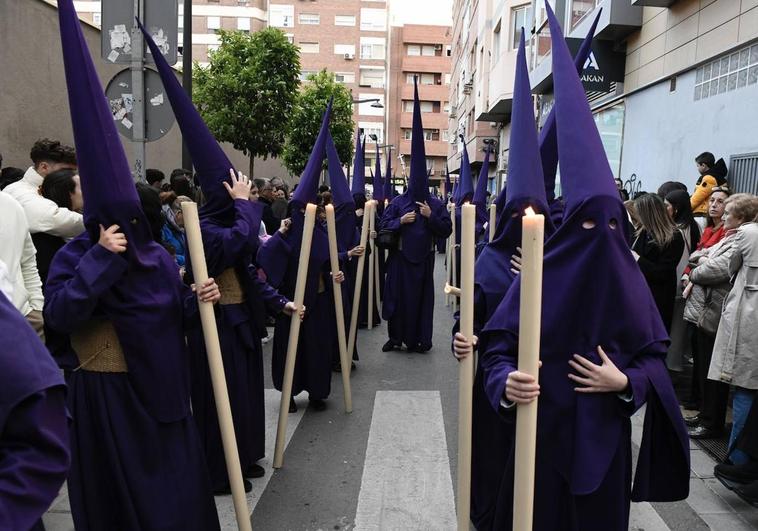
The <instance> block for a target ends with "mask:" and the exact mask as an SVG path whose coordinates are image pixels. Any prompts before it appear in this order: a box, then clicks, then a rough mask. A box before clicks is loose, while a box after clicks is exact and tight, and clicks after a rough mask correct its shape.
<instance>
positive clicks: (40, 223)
mask: <svg viewBox="0 0 758 531" xmlns="http://www.w3.org/2000/svg"><path fill="white" fill-rule="evenodd" d="M42 179H43V178H42V176H41V175H40V174H39V173H37V172H36V171H35V170H34V166H31V167H30V168H29V169H28V170H26V173H25V174H24V177H23V178H22V179H21V180H20V181H17V182H15V183H13V184H9V185H8V186H6V187H5V190H4V191H5V192H6V193H7V194H8V195H10V196H11V197H13V199H15V200H16V201H18V203H19V204H20V205H21V208H23V209H24V214H26V221H27V223H28V224H29V232H31V233H32V234H34V233H36V232H47V233H49V234H52V235H53V236H60V237H61V238H65V239H71V238H73V237H75V236H79V234H81V233H82V232H84V220H83V218H82V215H81V214H79V213H78V212H74V211H73V210H69V209H67V208H63V207H59V206H58V205H57V204H55V202H54V201H51V200H49V199H47V198H45V197H42V196H41V195H39V187H40V186H41V185H42Z"/></svg>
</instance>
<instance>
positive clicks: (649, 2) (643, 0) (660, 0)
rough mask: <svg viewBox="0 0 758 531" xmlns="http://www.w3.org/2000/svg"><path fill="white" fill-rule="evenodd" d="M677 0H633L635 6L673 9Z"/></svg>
mask: <svg viewBox="0 0 758 531" xmlns="http://www.w3.org/2000/svg"><path fill="white" fill-rule="evenodd" d="M675 3H676V0H632V5H633V6H642V7H671V6H672V5H674V4H675Z"/></svg>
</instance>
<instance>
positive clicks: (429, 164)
mask: <svg viewBox="0 0 758 531" xmlns="http://www.w3.org/2000/svg"><path fill="white" fill-rule="evenodd" d="M424 132H426V131H424ZM426 171H432V172H434V159H426Z"/></svg>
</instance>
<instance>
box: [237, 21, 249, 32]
mask: <svg viewBox="0 0 758 531" xmlns="http://www.w3.org/2000/svg"><path fill="white" fill-rule="evenodd" d="M237 29H238V30H239V31H244V32H246V33H250V19H249V18H247V17H241V18H238V19H237Z"/></svg>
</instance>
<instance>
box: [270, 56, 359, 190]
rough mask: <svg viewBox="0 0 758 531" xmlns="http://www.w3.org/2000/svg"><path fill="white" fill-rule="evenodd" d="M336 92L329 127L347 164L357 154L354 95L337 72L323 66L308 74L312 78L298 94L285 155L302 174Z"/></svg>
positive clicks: (290, 166) (291, 168)
mask: <svg viewBox="0 0 758 531" xmlns="http://www.w3.org/2000/svg"><path fill="white" fill-rule="evenodd" d="M332 96H334V103H333V105H332V119H331V122H330V126H329V129H330V131H331V133H332V138H333V139H334V144H335V146H336V147H337V153H338V154H339V156H340V160H341V161H342V162H343V163H345V164H347V163H348V162H349V161H350V159H351V158H352V154H353V130H354V127H355V123H354V122H353V96H352V94H351V93H350V91H349V90H348V89H347V88H346V87H345V85H343V84H341V83H338V82H336V81H335V80H334V74H333V73H331V72H328V71H326V70H322V71H321V72H319V73H317V74H311V75H310V76H308V82H307V83H306V84H304V86H303V88H302V90H301V91H300V92H299V94H298V95H297V97H296V98H295V105H294V108H293V110H292V116H291V117H290V120H289V127H288V130H287V141H286V143H285V146H284V154H283V156H282V158H283V160H284V164H285V166H287V169H289V171H290V172H291V173H293V174H295V175H300V174H301V173H302V172H303V170H304V169H305V165H306V163H307V162H308V157H309V156H310V153H311V150H312V149H313V144H315V143H316V137H317V136H318V131H319V128H320V127H321V118H322V116H323V113H324V110H325V109H326V105H327V104H328V103H329V98H331V97H332Z"/></svg>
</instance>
